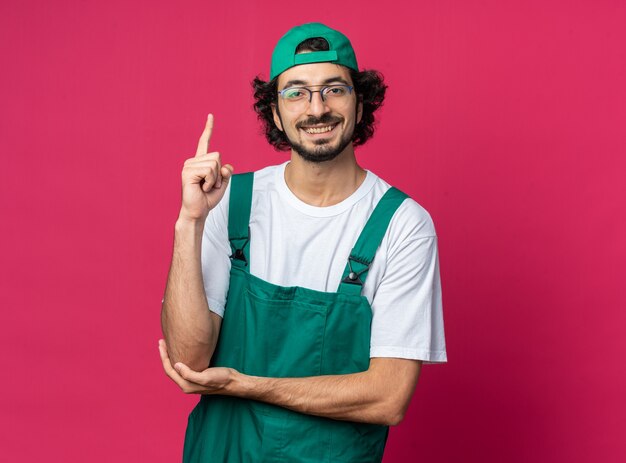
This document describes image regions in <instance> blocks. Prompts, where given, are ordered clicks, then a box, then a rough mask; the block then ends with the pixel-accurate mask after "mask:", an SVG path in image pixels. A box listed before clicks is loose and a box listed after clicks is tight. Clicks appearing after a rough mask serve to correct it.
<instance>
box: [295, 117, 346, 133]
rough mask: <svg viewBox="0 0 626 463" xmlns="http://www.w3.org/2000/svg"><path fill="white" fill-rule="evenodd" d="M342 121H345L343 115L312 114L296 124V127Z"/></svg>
mask: <svg viewBox="0 0 626 463" xmlns="http://www.w3.org/2000/svg"><path fill="white" fill-rule="evenodd" d="M341 121H343V118H341V117H337V116H333V115H332V114H322V116H321V117H315V116H312V117H309V118H308V119H306V120H304V121H300V122H298V123H297V124H296V127H297V128H298V129H301V128H302V127H307V126H311V125H318V124H329V125H331V124H338V123H340V122H341Z"/></svg>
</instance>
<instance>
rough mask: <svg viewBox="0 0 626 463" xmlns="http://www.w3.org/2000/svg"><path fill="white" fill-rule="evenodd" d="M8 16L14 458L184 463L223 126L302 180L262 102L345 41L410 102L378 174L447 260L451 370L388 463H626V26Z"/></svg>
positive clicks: (2, 31) (131, 9) (307, 14)
mask: <svg viewBox="0 0 626 463" xmlns="http://www.w3.org/2000/svg"><path fill="white" fill-rule="evenodd" d="M180 3H181V4H180V5H177V6H175V4H174V2H171V1H170V2H165V1H145V2H127V1H118V0H116V1H106V2H104V1H93V0H85V1H56V2H51V1H34V0H28V1H20V2H16V1H15V2H10V1H3V2H2V3H1V4H0V46H1V47H2V57H1V60H2V72H1V73H0V108H1V109H0V114H1V115H0V156H1V169H0V193H1V194H0V212H1V220H2V227H1V233H2V239H1V240H0V256H1V257H0V258H1V259H2V265H1V267H0V294H1V299H0V301H1V302H0V306H1V312H0V326H2V336H1V340H2V341H1V342H2V351H1V355H2V358H3V373H2V375H1V379H0V388H1V392H2V393H1V395H0V417H1V418H0V419H1V422H0V455H1V457H0V458H1V459H2V460H3V461H24V462H39V461H59V462H61V461H63V462H85V461H89V462H112V461H115V462H119V461H149V462H171V461H178V460H179V459H180V455H181V448H182V440H183V433H184V427H185V423H186V415H187V413H188V411H189V410H190V409H191V407H192V406H193V404H194V403H195V401H196V397H187V396H183V395H182V394H181V393H180V392H179V391H178V390H177V389H176V386H175V385H174V384H173V383H171V382H170V381H169V380H168V379H167V378H166V377H165V376H164V375H163V373H162V371H161V366H160V362H159V359H158V354H157V340H158V339H159V337H160V321H159V311H160V301H161V297H162V293H163V288H164V282H165V277H166V272H167V269H168V265H169V257H170V253H171V244H172V235H173V224H174V220H175V218H176V216H177V212H178V208H179V201H180V170H181V167H182V162H183V161H184V159H186V158H187V157H190V156H191V155H192V154H193V152H194V148H195V144H196V140H197V137H198V136H199V134H200V132H201V130H202V127H203V122H204V119H205V117H206V114H207V113H208V112H213V113H214V114H215V117H216V128H215V133H214V142H213V145H212V146H213V148H214V149H216V150H219V151H220V152H221V153H222V154H223V157H224V159H226V160H228V161H230V162H232V163H233V164H234V165H235V167H236V169H237V170H238V171H239V172H243V171H247V170H251V169H256V168H260V167H262V166H264V165H267V164H270V163H278V162H282V161H283V160H284V159H286V155H284V154H278V153H275V152H274V151H273V150H272V149H271V148H270V147H269V146H268V145H267V144H266V142H265V141H264V139H263V138H262V137H261V136H260V135H259V130H260V129H259V125H258V124H257V122H256V119H255V116H254V114H253V112H252V111H251V109H250V106H251V104H252V96H251V91H250V85H249V82H250V80H251V79H252V77H253V76H254V75H256V74H257V73H261V75H262V76H264V77H267V75H268V68H269V57H270V54H271V50H272V47H273V44H274V43H275V41H276V40H277V39H278V38H279V37H280V36H281V35H282V34H283V33H284V32H285V31H286V30H287V29H288V28H289V27H291V26H292V25H295V24H298V23H302V22H308V21H314V20H317V21H319V20H321V21H325V22H327V23H328V24H329V25H331V26H334V27H337V28H339V29H340V30H342V31H344V32H345V33H346V34H347V35H348V36H349V37H350V38H351V39H352V42H353V44H354V46H355V48H356V50H357V55H358V58H359V61H360V64H361V66H362V67H366V68H376V69H379V70H380V71H382V72H383V73H384V75H385V76H386V79H387V82H388V84H389V92H388V99H387V101H386V105H385V107H384V108H383V110H382V111H381V113H380V121H381V122H380V127H379V130H378V132H377V133H376V136H375V137H374V139H373V140H372V141H371V142H370V143H369V144H367V145H366V146H365V147H363V148H362V149H359V150H358V158H359V160H360V162H361V163H362V164H363V166H365V167H366V168H369V169H371V170H374V171H375V172H376V173H378V174H379V175H380V176H382V177H383V178H385V179H386V180H388V181H390V182H391V183H393V184H395V185H396V186H398V187H399V188H401V189H403V190H405V191H406V192H408V193H410V194H411V195H412V196H413V197H414V198H415V199H416V200H417V201H418V202H420V203H421V204H422V205H423V206H424V207H426V208H427V209H428V210H429V211H430V213H431V214H432V216H433V218H434V220H435V224H436V226H437V230H438V234H439V237H440V253H441V269H442V278H443V287H444V314H445V321H446V335H447V341H448V354H449V360H450V361H449V364H448V365H446V366H427V367H425V368H424V371H423V376H422V378H421V382H420V384H419V385H418V388H417V392H416V394H415V398H414V400H413V403H412V405H411V408H410V410H409V413H408V416H407V417H406V419H405V421H404V423H403V424H402V425H401V426H400V427H398V428H395V429H392V431H391V435H390V440H389V443H388V447H387V454H386V458H385V461H386V462H408V461H416V462H417V461H424V462H554V461H567V462H591V461H594V462H595V461H601V462H622V461H626V440H625V439H624V436H625V435H626V423H625V412H626V393H625V391H626V372H625V368H624V361H625V355H624V353H625V352H624V351H625V347H626V340H625V337H624V327H625V326H626V316H625V310H624V309H625V308H626V292H625V290H624V287H625V286H626V284H625V283H624V279H625V276H626V268H625V267H626V245H625V240H624V236H625V235H626V219H625V210H626V208H625V206H626V204H625V202H626V201H625V199H626V187H625V186H624V185H625V184H626V182H624V176H625V175H624V172H625V167H626V161H625V155H626V149H625V148H626V143H625V142H626V130H625V128H626V84H625V82H626V52H625V50H626V46H625V44H626V27H625V25H626V6H625V5H626V4H625V3H624V2H620V1H591V0H588V1H577V2H571V1H563V2H558V1H548V2H545V1H524V2H522V1H520V2H507V1H504V2H503V1H496V0H487V1H480V2H479V1H445V0H442V1H437V2H435V1H417V2H411V1H406V2H384V3H380V2H363V1H355V0H349V1H343V2H338V3H336V4H328V3H317V4H315V3H310V4H308V3H304V4H303V3H297V2H296V3H294V2H284V3H281V2H269V1H264V2H261V1H253V2H237V1H221V2H209V1H203V2H198V1H186V2H180Z"/></svg>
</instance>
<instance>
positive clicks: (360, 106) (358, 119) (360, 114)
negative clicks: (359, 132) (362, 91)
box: [356, 97, 363, 124]
mask: <svg viewBox="0 0 626 463" xmlns="http://www.w3.org/2000/svg"><path fill="white" fill-rule="evenodd" d="M362 118H363V98H362V97H359V103H358V104H357V106H356V123H357V124H358V123H360V122H361V119H362Z"/></svg>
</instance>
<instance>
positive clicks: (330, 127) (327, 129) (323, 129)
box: [304, 125, 334, 133]
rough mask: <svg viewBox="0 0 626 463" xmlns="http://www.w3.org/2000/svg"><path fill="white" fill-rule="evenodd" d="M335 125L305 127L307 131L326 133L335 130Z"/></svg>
mask: <svg viewBox="0 0 626 463" xmlns="http://www.w3.org/2000/svg"><path fill="white" fill-rule="evenodd" d="M333 127H334V126H333V125H328V126H326V127H307V128H305V129H304V131H305V132H306V133H325V132H330V131H331V130H333Z"/></svg>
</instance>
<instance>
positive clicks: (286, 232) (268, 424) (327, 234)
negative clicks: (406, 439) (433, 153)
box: [159, 23, 446, 463]
mask: <svg viewBox="0 0 626 463" xmlns="http://www.w3.org/2000/svg"><path fill="white" fill-rule="evenodd" d="M254 86H255V98H256V104H255V108H256V110H257V113H258V114H259V118H260V119H261V120H262V121H263V123H264V124H265V132H266V136H267V138H268V141H269V142H270V143H271V144H272V145H274V146H275V147H276V148H278V149H290V150H291V160H290V161H289V162H288V163H285V164H282V165H279V166H272V167H268V168H265V169H263V170H261V171H258V172H255V173H254V174H242V175H234V176H233V169H232V167H231V166H230V165H228V164H225V165H223V164H222V163H221V159H220V155H219V154H218V153H210V152H209V147H208V145H209V140H210V137H211V131H212V128H213V118H212V116H209V117H208V119H207V124H206V128H205V130H204V132H203V134H202V136H201V137H200V142H199V144H198V150H197V153H196V156H195V157H194V158H191V159H188V160H187V161H186V162H185V166H184V168H183V173H182V181H183V200H182V207H181V212H180V215H179V218H178V221H177V222H176V229H175V242H174V254H173V258H172V265H171V269H170V273H169V277H168V283H167V288H166V292H165V298H164V304H163V312H162V322H163V331H164V334H165V338H166V341H167V344H166V343H165V341H160V343H159V348H160V353H161V358H162V361H163V367H164V369H165V371H166V373H167V375H168V376H169V377H170V378H172V379H173V380H174V381H175V382H176V383H177V384H178V385H179V386H180V387H181V389H182V390H183V391H184V392H186V393H195V394H202V398H201V400H200V403H199V404H198V405H197V406H196V408H195V409H194V411H193V412H192V413H191V415H190V417H189V425H188V428H187V434H186V438H185V451H184V459H185V461H188V462H200V461H211V462H215V461H228V462H238V461H290V462H291V461H310V462H321V461H332V462H335V461H342V462H360V463H362V462H370V461H372V462H374V461H380V460H381V459H382V454H383V450H384V446H385V441H386V438H387V432H388V426H390V425H395V424H398V423H399V422H400V421H401V420H402V418H403V416H404V413H405V411H406V409H407V407H408V405H409V401H410V399H411V396H412V393H413V390H414V388H415V385H416V383H417V380H418V377H419V373H420V368H421V364H422V362H423V361H427V362H445V361H446V353H445V341H444V333H443V317H442V309H441V290H440V281H439V268H438V260H437V245H436V235H435V230H434V227H433V224H432V221H431V219H430V217H429V215H428V213H427V212H426V211H425V210H424V209H423V208H421V207H420V206H419V205H418V204H417V203H416V202H415V201H413V200H411V199H410V198H407V197H406V195H404V194H403V193H401V192H400V191H398V190H396V189H395V188H391V187H390V186H389V185H388V184H387V183H386V182H384V181H383V180H381V179H380V178H378V177H377V176H376V175H374V174H373V173H372V172H368V171H365V170H364V169H362V168H361V167H360V166H359V165H358V164H357V162H356V158H355V155H354V146H355V145H359V144H362V143H364V142H365V141H366V140H367V139H368V138H369V137H370V136H371V135H372V134H373V123H374V112H375V111H376V109H377V108H378V107H379V106H380V105H381V104H382V102H383V99H384V93H385V88H386V87H385V85H384V84H383V82H382V79H381V77H380V75H379V74H378V73H377V72H375V71H362V72H360V71H359V69H358V66H357V61H356V57H355V54H354V51H353V49H352V46H351V44H350V42H349V40H348V39H347V38H346V37H345V36H344V35H343V34H341V33H340V32H338V31H335V30H332V29H330V28H328V27H326V26H324V25H322V24H317V23H314V24H305V25H302V26H299V27H295V28H293V29H291V30H290V31H289V32H287V34H286V35H285V36H283V37H282V38H281V39H280V41H279V42H278V44H277V45H276V48H275V50H274V53H273V55H272V65H271V72H270V81H269V82H263V81H262V80H260V79H258V78H257V79H255V81H254ZM209 365H210V367H209ZM207 367H208V368H207Z"/></svg>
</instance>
